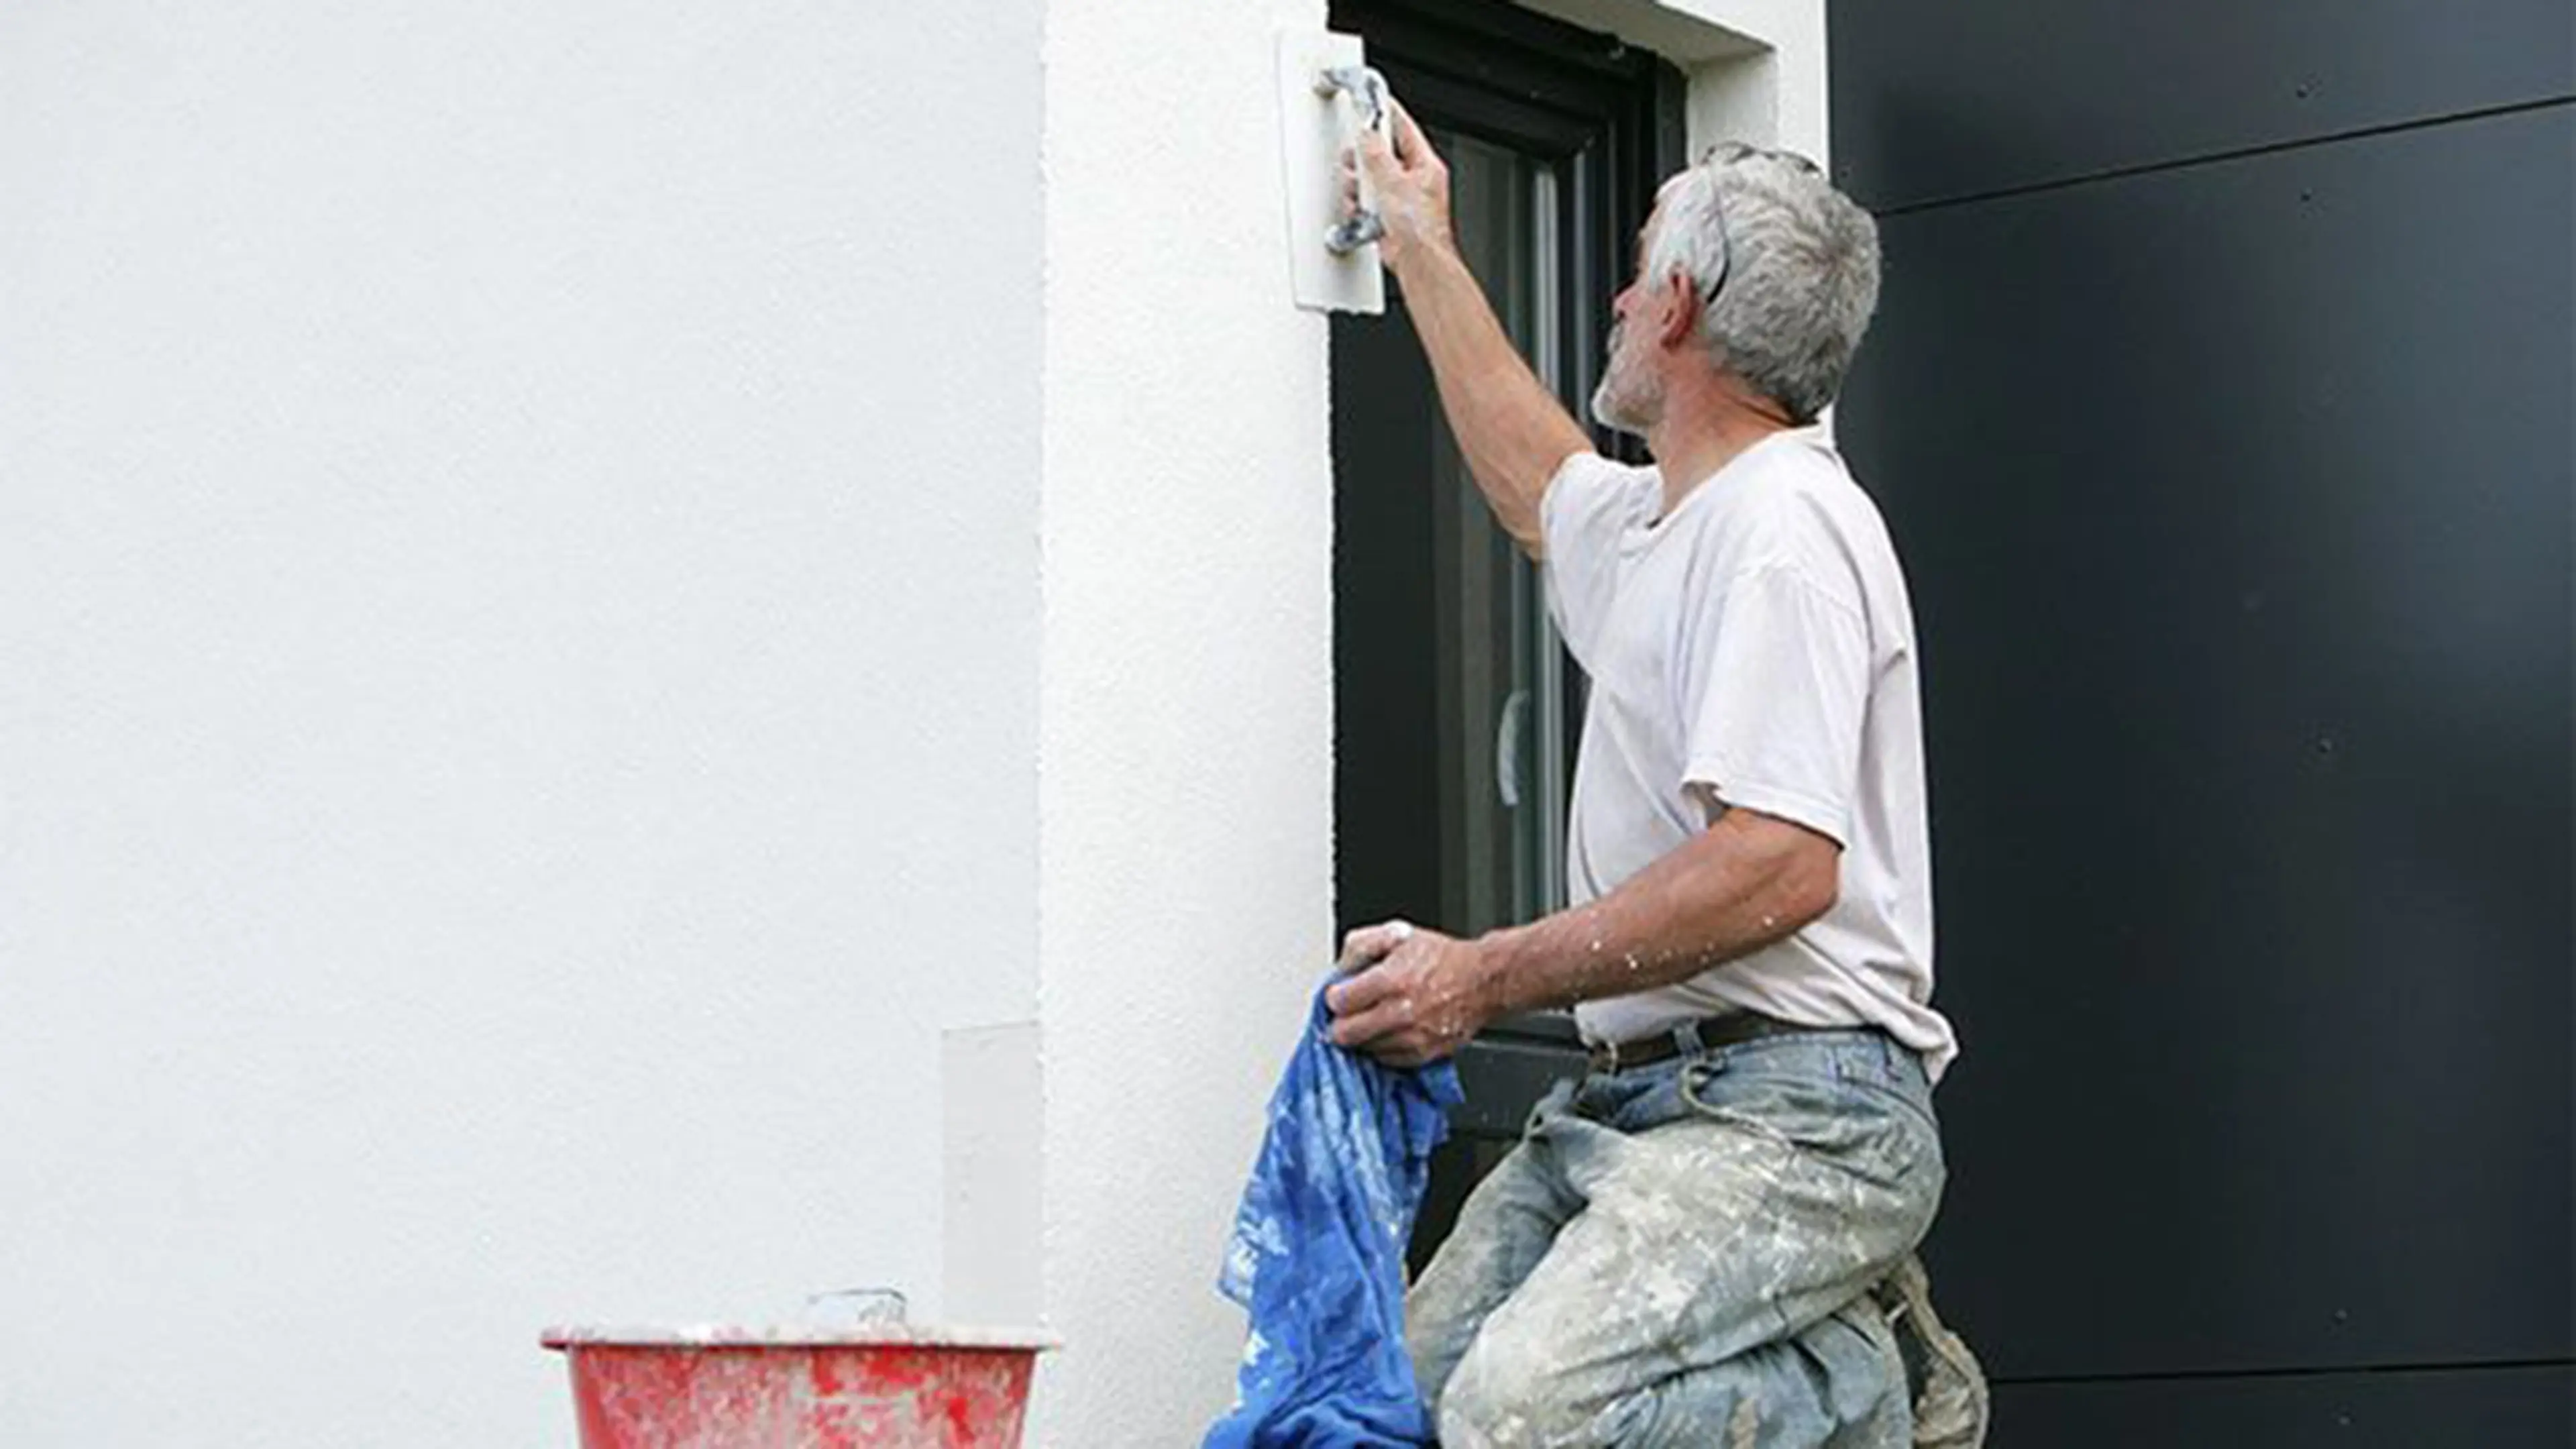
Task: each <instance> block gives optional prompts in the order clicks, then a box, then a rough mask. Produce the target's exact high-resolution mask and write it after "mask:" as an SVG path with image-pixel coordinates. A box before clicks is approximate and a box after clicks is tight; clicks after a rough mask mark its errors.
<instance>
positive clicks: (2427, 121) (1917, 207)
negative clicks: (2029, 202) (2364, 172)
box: [1874, 92, 2576, 220]
mask: <svg viewBox="0 0 2576 1449" xmlns="http://www.w3.org/2000/svg"><path fill="white" fill-rule="evenodd" d="M2570 104H2576V92H2571V93H2568V94H2565V95H2554V96H2543V97H2540V98H2538V99H2536V100H2528V101H2511V102H2507V103H2505V104H2503V105H2495V106H2481V107H2479V108H2477V109H2474V110H2467V111H2451V112H2447V113H2445V114H2442V115H2438V116H2416V117H2412V118H2409V119H2407V120H2403V121H2389V122H2385V123H2383V124H2380V125H2376V126H2359V127H2355V128H2353V129H2351V130H2348V131H2331V132H2327V133H2325V134H2323V135H2316V136H2301V137H2297V138H2295V139H2292V140H2286V141H2266V142H2263V143H2262V144H2260V145H2254V146H2239V147H2236V148H2234V149H2232V150H2226V151H2209V152H2202V153H2198V154H2195V155H2190V156H2178V157H2174V158H2171V159H2169V160H2164V161H2141V162H2138V163H2136V164H2135V165H2130V166H2109V167H2104V168H2103V169H2101V170H2098V171H2084V172H2078V173H2076V174H2075V175H2072V176H2057V177H2051V178H2050V179H2048V180H2046V181H2032V182H2027V183H2025V184H2023V185H2020V186H2000V187H1996V188H1995V189H1993V190H1991V191H1972V192H1968V193H1966V194H1963V195H1959V196H1938V197H1932V198H1929V199H1927V200H1923V201H1909V202H1905V203H1903V204H1902V205H1898V206H1890V207H1886V208H1884V209H1877V210H1875V211H1874V214H1875V215H1876V216H1878V217H1879V218H1880V219H1881V220H1884V219H1886V218H1888V217H1896V216H1912V215H1914V214H1916V213H1917V212H1925V211H1939V210H1941V209H1942V208H1944V207H1951V206H1974V205H1976V204H1977V203H1979V202H1983V201H2003V200H2008V199H2010V198H2013V197H2017V196H2036V195H2039V194H2041V193H2043V192H2050V191H2063V190H2065V189H2067V188H2068V187H2071V186H2085V185H2089V184H2091V183H2093V182H2096V181H2119V180H2124V179H2126V178H2128V177H2132V176H2152V175H2154V174H2156V173H2157V172H2160V171H2182V170H2187V169H2189V168H2190V167H2194V166H2207V165H2212V164H2215V163H2218V162H2222V161H2242V160H2245V159H2246V158H2248V157H2253V156H2271V155H2276V154H2278V153H2280V152H2283V151H2298V150H2304V149H2306V148H2308V147H2310V146H2331V145H2333V144H2335V143H2336V142H2339V141H2362V140H2368V139H2370V138H2372V137H2376V136H2393V135H2397V134H2400V133H2402V132H2406V131H2422V130H2429V129H2431V128H2432V127H2435V126H2450V125H2457V124H2459V123H2461V122H2464V121H2484V120H2492V119H2494V118H2495V117H2498V116H2512V115H2519V114H2521V113H2523V112H2526V111H2545V110H2548V109H2550V108H2551V107H2553V106H2565V105H2570Z"/></svg>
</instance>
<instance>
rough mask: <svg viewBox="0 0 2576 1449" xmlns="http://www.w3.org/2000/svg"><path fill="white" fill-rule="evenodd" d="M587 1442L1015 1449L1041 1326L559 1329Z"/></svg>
mask: <svg viewBox="0 0 2576 1449" xmlns="http://www.w3.org/2000/svg"><path fill="white" fill-rule="evenodd" d="M543 1341H544V1343H545V1346H546V1347H548V1348H552V1349H560V1350H562V1352H563V1354H564V1357H565V1358H566V1359H567V1360H568V1361H569V1362H570V1364H571V1366H572V1394H573V1404H574V1408H575V1411H576V1412H577V1413H578V1414H579V1415H580V1421H581V1444H582V1449H1017V1446H1018V1444H1019V1442H1020V1421H1021V1420H1022V1419H1023V1418H1024V1417H1025V1416H1026V1415H1027V1413H1028V1405H1029V1376H1030V1373H1031V1371H1032V1370H1033V1369H1034V1368H1035V1367H1036V1364H1037V1356H1038V1354H1039V1353H1040V1352H1041V1351H1042V1350H1045V1349H1050V1348H1053V1347H1055V1346H1056V1341H1055V1340H1054V1339H1052V1338H1049V1337H1046V1336H1045V1335H1043V1334H1033V1333H1011V1332H988V1331H983V1330H977V1329H941V1328H929V1327H911V1326H907V1325H903V1324H885V1325H879V1326H873V1327H865V1328H848V1329H801V1328H800V1329H751V1328H704V1329H649V1328H648V1329H624V1328H554V1329H548V1330H547V1331H546V1334H545V1338H544V1340H543Z"/></svg>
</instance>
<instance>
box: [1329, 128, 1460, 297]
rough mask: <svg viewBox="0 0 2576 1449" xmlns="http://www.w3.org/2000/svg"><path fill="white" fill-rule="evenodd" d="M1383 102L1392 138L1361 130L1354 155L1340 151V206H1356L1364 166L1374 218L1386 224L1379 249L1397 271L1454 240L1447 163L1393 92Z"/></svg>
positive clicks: (1389, 266)
mask: <svg viewBox="0 0 2576 1449" xmlns="http://www.w3.org/2000/svg"><path fill="white" fill-rule="evenodd" d="M1386 104H1387V112H1388V116H1389V119H1390V121H1391V123H1392V125H1393V128H1394V139H1393V142H1392V144H1390V143H1389V140H1388V138H1387V137H1385V136H1381V135H1379V134H1378V133H1376V132H1375V131H1363V132H1361V133H1360V139H1359V145H1358V147H1357V148H1356V150H1357V157H1356V160H1354V157H1353V153H1352V152H1350V151H1345V152H1343V153H1342V205H1343V208H1344V210H1346V211H1356V210H1358V209H1359V204H1360V190H1359V170H1360V169H1361V168H1365V169H1366V170H1367V172H1368V179H1369V185H1370V186H1371V187H1372V188H1374V190H1375V192H1376V199H1377V214H1378V219H1379V220H1381V221H1383V222H1385V223H1386V235H1385V236H1384V237H1383V238H1381V239H1380V240H1379V242H1378V249H1379V251H1380V253H1381V254H1382V255H1384V256H1385V258H1386V265H1387V269H1388V270H1389V271H1393V272H1397V273H1401V272H1403V270H1404V269H1405V266H1406V264H1407V263H1409V262H1411V261H1412V260H1413V259H1414V258H1415V257H1417V256H1422V255H1425V254H1427V253H1432V252H1454V251H1456V250H1457V246H1458V243H1457V240H1456V238H1455V237H1453V236H1452V235H1451V234H1450V230H1449V164H1448V163H1447V162H1445V161H1443V160H1441V159H1440V156H1439V154H1438V153H1437V152H1435V151H1433V150H1432V149H1431V141H1430V139H1429V138H1428V137H1426V136H1424V135H1423V134H1422V128H1421V127H1419V126H1417V125H1415V124H1413V117H1412V115H1411V114H1410V113H1408V112H1407V111H1406V110H1405V109H1404V107H1402V106H1400V105H1397V104H1396V102H1395V98H1394V97H1392V96H1390V97H1388V98H1387V103H1386Z"/></svg>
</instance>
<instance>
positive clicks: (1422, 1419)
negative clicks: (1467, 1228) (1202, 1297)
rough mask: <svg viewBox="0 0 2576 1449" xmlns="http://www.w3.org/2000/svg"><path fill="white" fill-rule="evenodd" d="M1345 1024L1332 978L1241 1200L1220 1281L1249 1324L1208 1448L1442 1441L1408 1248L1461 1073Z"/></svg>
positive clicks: (1319, 996)
mask: <svg viewBox="0 0 2576 1449" xmlns="http://www.w3.org/2000/svg"><path fill="white" fill-rule="evenodd" d="M1328 984H1329V980H1328ZM1331 1024H1332V1014H1331V1012H1330V1011H1329V1010H1328V1009H1327V1008H1326V1007H1325V1005H1324V997H1323V992H1322V991H1321V990H1320V989H1319V990H1318V991H1317V992H1316V994H1315V1002H1314V1006H1313V1008H1312V1010H1311V1011H1310V1013H1309V1014H1308V1018H1307V1025H1306V1033H1305V1036H1304V1037H1303V1038H1302V1039H1301V1040H1300V1041H1299V1042H1298V1044H1297V1050H1296V1052H1295V1054H1294V1055H1292V1056H1291V1057H1290V1058H1289V1060H1288V1069H1287V1071H1286V1072H1285V1073H1284V1074H1283V1075H1282V1076H1281V1077H1280V1079H1279V1086H1278V1089H1277V1090H1276V1091H1275V1092H1274V1093H1273V1094H1272V1096H1271V1099H1270V1126H1269V1130H1268V1131H1267V1133H1266V1134H1265V1135H1264V1137H1263V1139H1262V1143H1261V1155H1260V1157H1259V1159H1258V1160H1256V1161H1255V1162H1254V1164H1253V1169H1252V1176H1251V1179H1250V1181H1248V1182H1247V1183H1246V1184H1245V1185H1244V1189H1243V1201H1242V1204H1241V1206H1239V1207H1238V1208H1237V1209H1236V1210H1235V1219H1234V1232H1233V1234H1232V1235H1231V1237H1230V1238H1229V1239H1228V1241H1227V1244H1226V1252H1225V1263H1224V1267H1223V1268H1222V1270H1221V1271H1220V1272H1219V1274H1218V1276H1217V1291H1219V1292H1221V1293H1223V1294H1224V1295H1225V1296H1226V1297H1228V1298H1230V1299H1232V1300H1234V1301H1235V1302H1236V1303H1239V1304H1241V1305H1242V1306H1243V1308H1244V1310H1245V1313H1246V1315H1247V1316H1248V1318H1249V1320H1250V1327H1249V1332H1248V1333H1247V1334H1246V1335H1245V1340H1244V1348H1243V1364H1242V1367H1241V1369H1240V1370H1239V1371H1238V1372H1237V1374H1236V1378H1235V1405H1234V1408H1233V1409H1232V1410H1230V1411H1229V1412H1228V1413H1227V1414H1226V1415H1225V1417H1223V1418H1221V1419H1219V1420H1218V1421H1217V1422H1216V1424H1215V1425H1214V1426H1213V1427H1211V1428H1210V1429H1209V1430H1208V1434H1207V1438H1206V1440H1205V1444H1204V1449H1273V1446H1277V1449H1288V1446H1301V1449H1341V1446H1359V1445H1423V1444H1429V1443H1431V1442H1432V1427H1431V1422H1430V1417H1429V1415H1428V1414H1427V1413H1426V1412H1425V1410H1424V1408H1423V1404H1422V1396H1421V1394H1420V1393H1419V1392H1418V1390H1417V1388H1416V1386H1415V1382H1414V1376H1413V1363H1412V1360H1411V1359H1410V1357H1408V1356H1407V1354H1406V1352H1405V1347H1404V1245H1405V1242H1406V1240H1407V1238H1408V1237H1410V1236H1411V1234H1412V1231H1413V1215H1414V1212H1415V1210H1416V1209H1417V1208H1419V1207H1420V1206H1421V1203H1422V1190H1423V1187H1424V1185H1425V1183H1426V1181H1427V1180H1428V1178H1429V1176H1430V1168H1431V1150H1432V1149H1433V1148H1434V1147H1437V1146H1439V1145H1440V1142H1441V1140H1442V1139H1443V1138H1445V1137H1447V1136H1448V1135H1449V1115H1448V1114H1449V1109H1450V1108H1452V1107H1454V1106H1456V1105H1457V1104H1458V1103H1459V1102H1460V1101H1461V1100H1462V1099H1463V1098H1462V1095H1461V1093H1460V1091H1459V1087H1458V1073H1457V1070H1456V1069H1455V1068H1453V1067H1451V1066H1449V1065H1448V1064H1446V1063H1442V1064H1439V1065H1436V1066H1432V1067H1426V1068H1423V1069H1420V1070H1416V1071H1406V1070H1400V1069H1397V1068H1393V1067H1386V1066H1382V1065H1380V1064H1378V1063H1377V1062H1375V1061H1372V1060H1370V1059H1369V1058H1366V1057H1363V1056H1358V1055H1355V1054H1354V1053H1351V1052H1348V1051H1345V1050H1343V1049H1342V1048H1340V1047H1337V1046H1335V1045H1333V1042H1332V1039H1331V1036H1330V1034H1329V1033H1330V1028H1331Z"/></svg>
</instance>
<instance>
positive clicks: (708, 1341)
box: [537, 1323, 1064, 1353]
mask: <svg viewBox="0 0 2576 1449" xmlns="http://www.w3.org/2000/svg"><path fill="white" fill-rule="evenodd" d="M537 1341H538V1342H539V1343H540V1344H542V1345H543V1346H544V1347H547V1348H550V1349H555V1350H558V1351H563V1350H569V1349H575V1348H687V1349H700V1348H880V1347H893V1348H958V1349H991V1350H998V1351H1005V1352H1021V1353H1043V1352H1046V1351H1048V1350H1050V1349H1059V1348H1062V1347H1064V1340H1063V1339H1061V1338H1058V1337H1057V1336H1056V1335H1054V1334H1053V1333H1050V1332H1048V1331H1046V1330H1045V1329H1039V1328H989V1327H980V1326H973V1325H964V1326H959V1325H949V1324H928V1323H871V1324H865V1325H860V1326H853V1327H849V1328H818V1327H813V1326H810V1325H777V1326H770V1327H763V1326H760V1325H757V1324H745V1323H695V1324H681V1325H670V1324H589V1323H571V1324H559V1325H556V1326H554V1327H550V1328H548V1329H546V1330H545V1332H544V1333H542V1334H540V1335H539V1336H538V1339H537Z"/></svg>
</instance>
